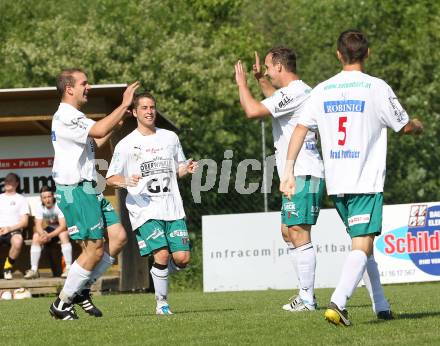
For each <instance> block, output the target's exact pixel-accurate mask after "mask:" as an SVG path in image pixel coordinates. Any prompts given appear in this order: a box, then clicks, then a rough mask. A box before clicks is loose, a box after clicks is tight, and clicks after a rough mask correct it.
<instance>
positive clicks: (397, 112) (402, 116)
mask: <svg viewBox="0 0 440 346" xmlns="http://www.w3.org/2000/svg"><path fill="white" fill-rule="evenodd" d="M388 101H389V102H390V105H391V108H393V114H394V117H395V118H396V121H397V122H398V123H401V122H403V121H405V120H406V119H408V115H407V114H406V111H405V110H404V109H403V108H402V106H401V105H400V103H399V101H398V100H397V97H389V98H388Z"/></svg>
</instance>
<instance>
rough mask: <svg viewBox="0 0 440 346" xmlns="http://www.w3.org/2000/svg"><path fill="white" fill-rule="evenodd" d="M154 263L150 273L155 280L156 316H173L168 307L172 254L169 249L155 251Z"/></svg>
mask: <svg viewBox="0 0 440 346" xmlns="http://www.w3.org/2000/svg"><path fill="white" fill-rule="evenodd" d="M153 257H154V263H153V265H152V267H151V270H150V273H151V277H152V278H153V284H154V295H155V297H156V314H157V315H172V314H173V313H172V312H171V310H170V307H169V305H168V276H169V275H168V274H169V271H168V261H169V257H170V253H169V251H168V248H167V247H164V248H161V249H158V250H154V251H153Z"/></svg>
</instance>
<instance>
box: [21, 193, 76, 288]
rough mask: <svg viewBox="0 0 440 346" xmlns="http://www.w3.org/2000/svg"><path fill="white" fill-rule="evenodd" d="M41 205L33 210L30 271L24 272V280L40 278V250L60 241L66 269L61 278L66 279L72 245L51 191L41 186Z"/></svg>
mask: <svg viewBox="0 0 440 346" xmlns="http://www.w3.org/2000/svg"><path fill="white" fill-rule="evenodd" d="M40 198H41V204H39V205H38V207H37V208H36V209H35V215H34V216H35V231H34V234H33V236H32V245H31V269H29V270H28V271H26V274H25V276H24V278H25V279H36V278H38V277H40V274H39V272H38V262H39V261H40V257H41V250H42V247H43V246H44V245H45V244H49V243H58V241H61V252H62V253H63V256H64V261H65V263H66V267H65V269H64V271H63V273H62V274H61V277H63V278H65V277H67V273H68V271H69V269H70V265H71V264H72V244H70V240H69V234H68V232H67V227H66V220H65V219H64V215H63V213H62V212H61V210H60V209H59V208H58V206H57V205H56V201H55V197H54V195H53V191H52V190H51V189H50V188H49V187H47V186H42V187H41V189H40Z"/></svg>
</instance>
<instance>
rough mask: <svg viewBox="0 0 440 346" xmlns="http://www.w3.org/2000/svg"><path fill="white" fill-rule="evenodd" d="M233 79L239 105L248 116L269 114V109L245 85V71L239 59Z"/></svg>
mask: <svg viewBox="0 0 440 346" xmlns="http://www.w3.org/2000/svg"><path fill="white" fill-rule="evenodd" d="M235 81H236V82H237V86H238V93H239V96H240V104H241V107H242V108H243V110H244V112H245V114H246V116H247V117H248V118H261V117H264V116H267V115H270V112H269V110H268V109H267V108H266V107H265V106H264V105H263V104H262V103H261V102H259V101H257V100H256V99H254V97H253V96H252V94H251V91H250V90H249V87H248V85H247V80H246V72H245V70H244V68H243V64H242V63H241V61H240V60H239V61H238V62H237V64H236V65H235Z"/></svg>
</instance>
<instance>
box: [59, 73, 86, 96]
mask: <svg viewBox="0 0 440 346" xmlns="http://www.w3.org/2000/svg"><path fill="white" fill-rule="evenodd" d="M75 72H81V73H84V74H85V75H86V76H87V73H85V72H84V70H82V69H80V68H69V69H65V70H62V71H61V72H60V74H59V75H58V76H57V91H58V94H59V95H60V97H63V96H64V92H65V91H66V88H67V87H68V86H72V87H73V86H74V85H75V82H76V79H75V77H73V74H74V73H75Z"/></svg>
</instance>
